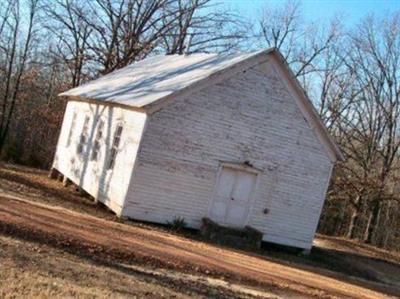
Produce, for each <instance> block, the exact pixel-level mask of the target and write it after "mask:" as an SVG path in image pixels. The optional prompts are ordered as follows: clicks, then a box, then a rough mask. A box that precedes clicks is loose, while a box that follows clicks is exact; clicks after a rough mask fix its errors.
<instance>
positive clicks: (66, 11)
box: [42, 0, 93, 87]
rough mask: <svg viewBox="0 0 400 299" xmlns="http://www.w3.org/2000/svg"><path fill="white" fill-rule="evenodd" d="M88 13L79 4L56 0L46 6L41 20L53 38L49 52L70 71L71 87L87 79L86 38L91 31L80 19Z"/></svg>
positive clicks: (84, 7)
mask: <svg viewBox="0 0 400 299" xmlns="http://www.w3.org/2000/svg"><path fill="white" fill-rule="evenodd" d="M88 13H89V12H88V9H87V7H86V6H85V5H84V4H82V2H81V1H76V0H56V1H52V2H51V3H48V5H46V7H45V15H44V18H43V20H42V22H43V24H44V27H45V28H46V29H47V30H48V32H50V33H51V36H52V37H53V39H54V40H53V46H52V49H51V52H52V53H53V55H55V56H56V57H57V58H58V59H59V60H60V61H61V62H62V64H63V65H64V66H65V67H66V68H67V69H68V70H69V72H70V75H71V85H72V87H74V86H78V85H79V84H81V83H82V81H83V80H84V79H85V78H87V77H88V76H89V74H88V72H89V71H88V70H87V63H88V61H89V54H88V39H89V37H90V35H91V33H92V31H93V29H92V28H91V27H90V26H89V25H88V24H87V23H86V22H85V21H84V19H83V17H82V16H84V15H86V14H88ZM49 20H50V21H49Z"/></svg>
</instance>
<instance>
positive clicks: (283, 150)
mask: <svg viewBox="0 0 400 299" xmlns="http://www.w3.org/2000/svg"><path fill="white" fill-rule="evenodd" d="M277 67H278V66H277V64H276V63H275V62H274V61H272V60H269V61H268V62H266V63H264V64H263V65H258V66H255V67H252V68H251V69H248V70H247V71H244V72H240V73H238V74H236V75H234V76H233V77H231V78H229V79H227V80H224V81H223V82H219V83H218V84H215V85H213V86H209V87H207V88H206V89H203V90H200V91H197V92H195V93H193V94H191V95H189V96H185V98H184V99H179V100H176V101H175V102H172V103H171V104H169V105H168V106H166V107H164V108H163V109H161V110H159V111H158V112H156V113H154V114H152V115H151V116H149V118H148V120H147V125H146V129H145V132H144V134H143V137H142V143H141V147H140V154H139V155H138V160H137V163H136V165H135V168H134V174H133V176H132V179H131V183H130V186H129V190H128V193H127V198H126V202H125V206H124V210H123V212H122V214H123V215H125V216H128V217H133V218H136V219H142V220H147V221H155V222H162V223H165V222H167V221H171V220H173V219H174V217H184V218H185V220H186V222H187V223H188V224H189V225H190V226H191V227H194V228H198V227H199V226H200V224H201V218H202V217H204V216H207V213H208V208H209V204H210V200H212V198H213V192H214V186H215V183H216V179H217V173H218V170H219V168H220V165H221V162H233V163H243V162H245V161H249V162H250V163H251V164H252V165H253V166H254V167H256V168H257V169H260V170H261V174H260V175H259V179H258V183H257V188H256V190H255V192H254V201H253V203H254V204H253V205H252V206H251V207H250V214H249V217H248V224H249V225H251V226H253V227H255V228H257V229H259V230H261V231H262V232H263V233H264V240H266V241H272V242H276V243H280V244H286V245H291V246H297V247H301V248H310V247H311V244H312V239H313V237H314V234H315V230H316V227H317V223H318V219H319V216H320V211H321V208H322V205H323V202H324V199H325V192H326V188H327V185H328V183H329V179H330V173H331V169H332V162H331V160H330V159H329V157H328V156H327V154H326V151H325V150H324V148H323V146H322V144H321V142H320V141H319V140H318V138H317V137H316V134H315V132H314V131H313V130H312V128H311V126H310V124H309V123H307V121H306V120H305V118H304V116H303V114H302V113H301V111H300V109H299V106H298V103H297V101H296V98H295V96H294V94H293V91H291V89H290V88H288V84H290V83H288V82H287V81H284V80H286V79H285V78H284V77H283V75H282V73H281V72H279V71H278V69H277ZM126 169H127V168H126ZM265 209H268V210H269V213H267V214H265V213H264V211H265Z"/></svg>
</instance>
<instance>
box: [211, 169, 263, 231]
mask: <svg viewBox="0 0 400 299" xmlns="http://www.w3.org/2000/svg"><path fill="white" fill-rule="evenodd" d="M224 167H226V168H231V169H234V170H240V171H243V172H248V173H251V174H254V175H255V176H256V181H255V183H254V187H253V190H251V192H250V195H249V201H248V203H249V204H248V207H247V210H246V213H247V215H246V219H245V221H244V225H243V227H245V226H246V225H248V223H249V217H250V213H251V210H252V207H253V203H254V199H255V196H254V194H255V191H256V190H257V189H258V182H259V180H260V175H261V174H262V173H263V172H264V171H263V170H262V169H259V168H256V167H253V166H249V165H246V164H244V163H232V162H220V163H219V166H218V171H217V174H216V179H215V183H214V187H213V190H212V193H211V198H210V200H209V202H208V208H207V217H210V215H211V208H212V206H213V202H214V200H215V196H216V194H217V191H218V186H219V180H220V178H221V172H222V170H223V168H224ZM223 225H224V224H223Z"/></svg>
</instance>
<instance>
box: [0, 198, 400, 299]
mask: <svg viewBox="0 0 400 299" xmlns="http://www.w3.org/2000/svg"><path fill="white" fill-rule="evenodd" d="M0 232H3V233H6V234H9V235H18V236H19V237H22V238H25V239H30V240H35V241H39V242H44V243H47V244H51V245H52V246H55V247H58V248H63V249H64V250H68V251H70V252H75V253H77V252H79V254H80V255H87V256H92V257H95V258H98V259H104V260H109V261H111V260H113V261H119V262H121V263H129V262H133V261H134V262H135V263H138V264H143V265H151V266H153V267H155V268H168V269H178V270H181V271H184V272H189V273H202V274H207V275H209V276H213V277H224V278H225V279H226V280H228V281H233V282H242V283H246V284H252V285H257V286H258V287H260V288H263V289H265V290H269V291H274V292H275V293H279V292H280V290H282V292H285V294H287V295H289V296H295V297H298V296H300V294H303V295H304V297H308V296H311V295H314V296H317V297H337V298H390V296H389V295H392V296H393V297H395V295H400V293H397V291H398V290H396V289H388V288H387V287H385V286H383V285H380V284H375V283H370V282H364V281H360V280H356V279H353V278H349V277H346V276H345V275H339V274H333V273H332V272H329V271H322V270H319V269H316V268H313V267H306V266H302V268H300V267H297V268H296V267H295V266H294V265H290V264H284V263H283V262H278V261H275V260H273V259H269V258H266V257H264V256H258V255H255V254H249V253H245V252H241V251H235V250H231V249H225V248H220V247H218V246H214V245H210V244H206V243H203V242H198V241H194V240H189V239H185V238H183V237H179V236H176V235H173V234H169V233H166V232H163V231H159V230H151V229H148V228H141V227H138V226H132V225H127V224H121V223H117V222H114V221H109V220H104V219H99V218H96V217H93V216H89V215H86V214H81V213H78V212H74V211H70V210H67V209H64V208H58V207H50V206H47V205H43V204H38V203H33V202H29V201H26V200H21V199H17V198H13V197H12V196H7V195H2V196H1V197H0ZM282 294H283V293H282Z"/></svg>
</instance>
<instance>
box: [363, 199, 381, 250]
mask: <svg viewBox="0 0 400 299" xmlns="http://www.w3.org/2000/svg"><path fill="white" fill-rule="evenodd" d="M380 211H381V204H380V202H376V203H375V204H374V206H373V210H372V213H371V215H370V219H368V222H369V224H368V226H367V227H366V229H365V234H364V241H365V242H366V243H368V244H372V240H373V236H374V233H375V230H376V229H377V227H378V224H379V214H380Z"/></svg>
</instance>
